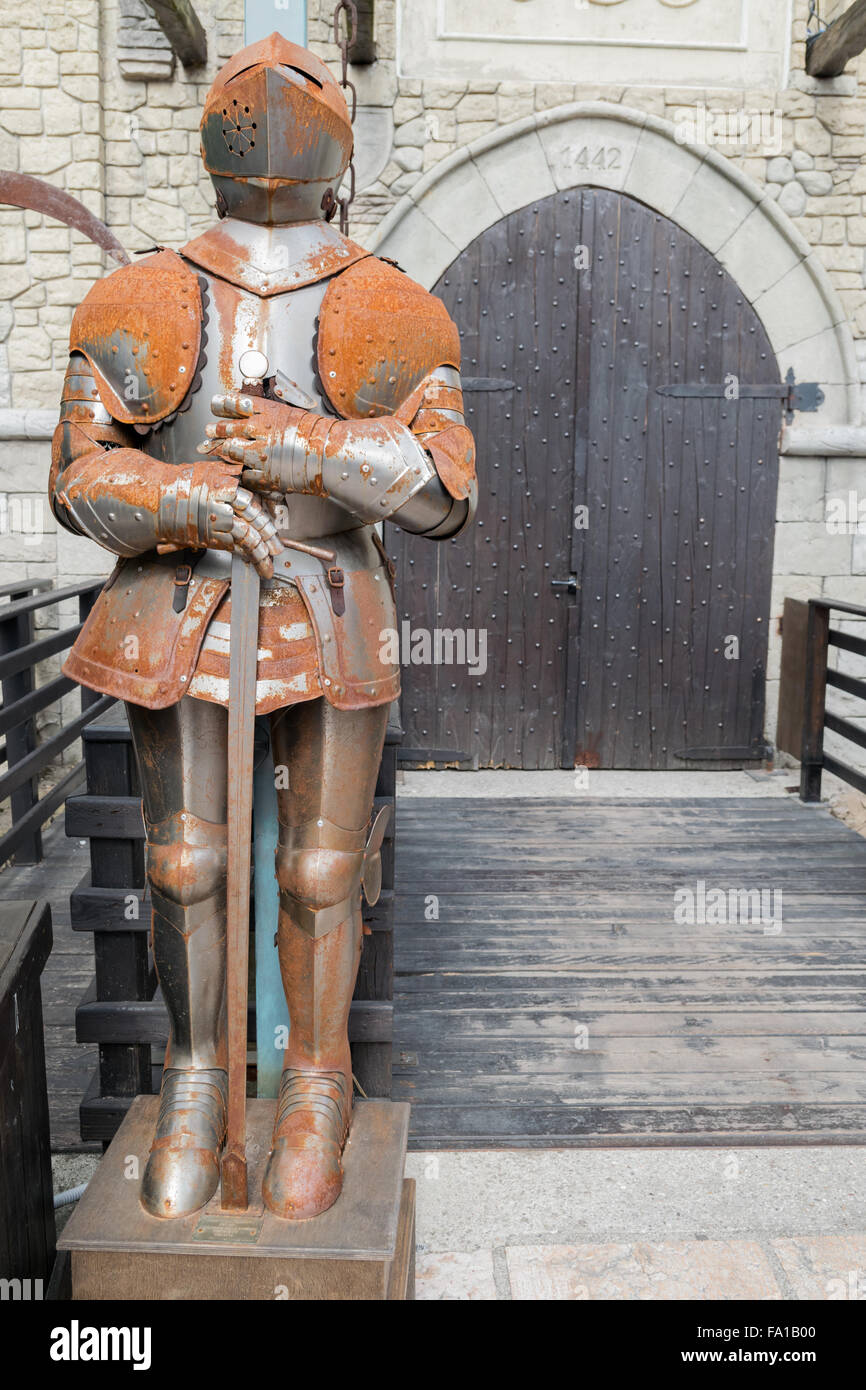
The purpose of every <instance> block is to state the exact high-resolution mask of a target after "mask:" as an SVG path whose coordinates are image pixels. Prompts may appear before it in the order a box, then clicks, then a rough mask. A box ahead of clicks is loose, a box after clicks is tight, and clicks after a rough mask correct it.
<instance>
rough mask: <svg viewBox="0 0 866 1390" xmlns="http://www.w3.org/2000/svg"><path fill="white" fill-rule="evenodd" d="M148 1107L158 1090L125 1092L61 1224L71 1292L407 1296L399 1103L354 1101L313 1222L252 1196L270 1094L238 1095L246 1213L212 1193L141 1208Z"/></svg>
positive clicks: (102, 1295)
mask: <svg viewBox="0 0 866 1390" xmlns="http://www.w3.org/2000/svg"><path fill="white" fill-rule="evenodd" d="M157 1108H158V1099H157V1097H156V1096H139V1097H138V1098H137V1099H136V1100H135V1101H133V1103H132V1106H131V1108H130V1110H129V1113H128V1114H127V1116H126V1119H125V1120H124V1121H123V1124H122V1125H121V1127H120V1129H119V1130H118V1132H117V1134H116V1135H115V1137H114V1139H113V1140H112V1142H111V1145H110V1147H109V1149H108V1152H107V1153H106V1155H105V1157H104V1158H103V1160H102V1163H101V1164H100V1167H99V1170H98V1172H97V1173H96V1176H95V1177H94V1178H93V1180H92V1181H91V1183H90V1186H89V1187H88V1189H87V1192H86V1193H85V1194H84V1196H83V1197H82V1199H81V1201H80V1203H79V1205H78V1209H77V1210H76V1212H75V1214H74V1216H73V1217H72V1219H71V1220H70V1222H69V1224H68V1225H67V1227H66V1229H65V1231H64V1232H63V1236H62V1238H61V1240H60V1242H59V1248H60V1249H62V1250H68V1251H69V1252H70V1260H71V1268H72V1297H73V1299H118V1298H119V1299H134V1298H137V1299H145V1300H148V1299H411V1298H413V1297H414V1283H415V1184H414V1182H412V1181H411V1180H408V1179H407V1180H404V1178H403V1168H404V1164H405V1159H406V1136H407V1132H408V1126H409V1107H408V1105H397V1104H393V1103H392V1102H390V1101H375V1100H369V1101H359V1102H358V1103H357V1105H356V1106H355V1112H354V1117H353V1121H352V1131H351V1134H350V1137H349V1141H348V1143H347V1145H346V1152H345V1156H344V1160H343V1163H344V1168H345V1173H346V1176H345V1181H344V1184H343V1191H342V1193H341V1195H340V1198H339V1200H338V1201H337V1202H336V1203H335V1204H334V1206H333V1207H331V1209H330V1211H326V1212H324V1213H323V1214H322V1215H321V1216H317V1217H315V1218H314V1219H313V1220H312V1221H283V1220H281V1219H280V1218H279V1217H277V1216H273V1215H272V1214H271V1213H270V1212H269V1211H267V1210H266V1209H265V1208H264V1206H263V1204H262V1201H261V1181H262V1172H263V1170H264V1165H265V1161H266V1159H267V1155H268V1149H269V1147H270V1138H271V1128H272V1125H273V1118H274V1102H273V1101H268V1100H249V1101H248V1102H247V1162H248V1168H249V1190H250V1194H251V1195H250V1200H251V1207H250V1209H249V1210H248V1211H247V1212H245V1213H243V1214H242V1215H234V1214H228V1213H226V1212H223V1211H222V1209H221V1208H220V1204H219V1192H217V1194H216V1196H215V1197H214V1198H213V1199H212V1200H211V1201H210V1202H209V1203H208V1205H207V1206H206V1207H204V1208H203V1209H202V1210H201V1211H199V1212H196V1213H195V1215H193V1216H189V1217H181V1218H178V1219H177V1220H173V1221H161V1220H159V1219H157V1218H156V1217H152V1216H148V1215H147V1213H146V1212H145V1211H144V1210H143V1209H142V1207H141V1204H140V1202H139V1200H138V1191H139V1183H140V1177H141V1173H142V1172H143V1171H144V1164H145V1161H146V1158H147V1154H148V1151H149V1149H150V1144H151V1140H152V1137H153V1131H154V1127H155V1124H156V1116H157ZM133 1160H137V1162H134V1161H133Z"/></svg>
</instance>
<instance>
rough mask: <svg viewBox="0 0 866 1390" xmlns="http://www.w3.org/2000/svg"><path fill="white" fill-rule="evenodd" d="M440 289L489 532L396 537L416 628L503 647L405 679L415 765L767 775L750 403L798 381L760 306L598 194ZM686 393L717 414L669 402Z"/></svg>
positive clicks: (652, 223)
mask: <svg viewBox="0 0 866 1390" xmlns="http://www.w3.org/2000/svg"><path fill="white" fill-rule="evenodd" d="M435 289H436V293H437V294H439V295H440V296H441V298H442V299H443V300H444V302H445V303H446V305H447V307H448V309H449V311H450V312H451V314H452V315H453V317H454V318H455V320H456V322H457V324H458V326H459V328H460V331H461V338H462V343H463V374H464V378H465V379H466V384H467V392H466V403H467V418H468V422H469V423H470V425H471V427H472V429H473V430H474V432H475V435H476V439H477V442H478V455H479V481H480V487H479V492H480V504H479V513H478V519H477V521H476V524H475V526H474V528H472V529H471V530H470V531H468V532H467V533H466V534H465V535H464V536H461V537H458V538H457V539H456V540H454V541H450V542H445V543H444V544H442V545H433V544H430V543H425V542H423V541H420V540H418V539H417V538H416V537H411V536H408V537H406V536H403V535H402V533H400V532H398V531H397V530H396V529H395V528H389V533H388V537H387V541H388V545H389V549H390V550H391V553H392V554H393V555H394V558H395V560H396V562H397V567H398V602H399V607H400V611H401V617H402V618H403V619H404V620H408V621H409V622H410V624H411V626H412V628H415V629H417V628H423V629H426V630H428V631H431V632H432V631H434V630H435V629H437V628H439V629H440V630H441V629H452V630H453V629H461V628H462V629H466V628H471V629H474V630H476V631H477V630H478V629H485V630H486V633H487V670H486V672H485V673H484V674H483V675H481V674H480V673H479V672H478V671H475V672H473V671H471V670H470V669H469V668H468V667H467V666H465V665H464V666H458V665H454V664H450V665H444V664H443V665H438V666H433V667H431V666H429V665H407V666H404V668H403V675H404V681H403V686H404V694H403V722H404V727H405V730H406V736H405V745H406V746H407V747H408V748H410V749H413V750H417V751H418V754H419V761H421V760H423V759H422V758H421V757H420V755H421V754H424V755H426V757H427V758H428V759H435V760H436V761H458V760H467V759H474V760H475V761H476V762H477V764H479V765H481V766H493V767H495V766H507V767H524V768H544V767H556V766H560V765H563V766H572V765H574V764H575V763H578V764H588V765H590V766H594V767H622V768H662V767H679V768H684V767H700V766H719V765H720V764H721V765H723V766H724V765H731V764H736V763H738V762H740V761H742V760H743V759H744V758H745V757H746V756H748V754H749V752H750V751H751V753H752V755H753V756H755V755H756V754H758V753H759V752H760V749H761V733H762V724H763V693H764V662H765V658H766V642H767V621H768V615H769V605H770V582H771V575H772V546H773V529H774V521H775V498H776V482H777V469H778V459H777V451H776V440H777V435H778V429H779V423H780V410H781V406H780V401H779V399H778V398H775V399H774V398H772V397H761V396H757V397H748V398H745V397H743V396H741V395H739V390H740V388H741V387H742V386H744V385H751V386H760V385H766V386H772V385H773V384H777V383H778V380H779V376H778V368H777V366H776V363H775V359H774V357H773V353H772V349H771V347H770V344H769V341H768V339H767V337H766V334H765V332H764V330H763V327H762V325H761V323H760V321H759V320H758V318H757V316H756V315H755V313H754V311H753V310H752V308H751V306H750V305H749V303H748V301H747V300H746V299H745V298H744V296H743V295H742V294H741V293H740V291H739V290H738V289H737V286H736V284H735V283H734V281H733V280H732V279H731V277H730V276H729V275H728V274H727V272H726V271H725V270H724V269H723V268H722V267H721V265H720V264H719V263H718V262H717V261H716V260H715V259H714V258H713V257H712V256H711V255H710V254H709V253H708V252H707V251H706V250H704V248H703V247H701V246H700V245H699V244H698V243H697V242H696V241H695V240H694V239H693V238H692V237H690V236H689V235H688V234H687V233H686V232H684V231H683V230H682V229H681V228H679V227H677V226H676V225H675V224H674V223H673V222H671V221H670V220H668V219H667V218H664V217H661V216H660V215H659V214H657V213H654V212H653V211H652V210H651V209H649V208H647V207H646V206H645V205H643V204H641V203H638V202H636V201H635V200H633V199H630V198H627V197H624V196H623V195H621V194H617V193H613V192H611V191H609V190H601V189H589V188H587V189H581V190H572V191H571V192H567V193H557V194H554V195H552V196H551V197H550V198H547V199H545V200H543V201H542V202H540V203H537V204H532V205H530V206H528V207H526V208H523V209H521V210H520V211H519V212H516V213H513V214H512V215H511V216H509V217H507V218H504V219H503V220H502V221H501V222H499V223H497V224H496V225H495V226H493V227H491V228H489V229H488V230H487V231H486V232H484V233H482V235H481V236H480V237H478V238H477V239H476V241H474V242H473V243H472V245H471V246H469V247H468V248H467V249H466V251H464V252H463V253H462V254H461V255H460V256H459V257H458V259H457V260H456V261H455V262H454V264H453V265H452V266H451V267H449V269H448V270H447V271H446V272H445V274H444V275H443V277H442V279H441V280H440V281H439V283H438V285H437V286H436V287H435ZM683 386H688V387H690V388H692V391H693V392H694V390H695V388H698V389H699V391H700V392H701V393H702V394H686V395H671V394H660V392H659V388H667V390H668V392H669V391H670V390H674V391H676V390H678V389H681V388H682V387H683ZM569 581H570V582H571V585H572V586H575V587H576V592H573V593H572V592H570V591H569V587H568V585H569Z"/></svg>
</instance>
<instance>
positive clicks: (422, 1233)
mask: <svg viewBox="0 0 866 1390" xmlns="http://www.w3.org/2000/svg"><path fill="white" fill-rule="evenodd" d="M407 1171H408V1172H409V1174H410V1175H412V1176H415V1177H416V1179H417V1184H418V1186H417V1211H418V1216H417V1239H418V1253H417V1297H418V1298H419V1299H462V1300H473V1301H477V1300H492V1299H509V1298H511V1299H532V1300H542V1301H547V1300H578V1301H587V1300H686V1299H687V1300H699V1301H713V1300H730V1299H758V1300H770V1301H780V1300H800V1299H821V1300H833V1301H837V1300H851V1299H855V1300H860V1301H862V1300H866V1153H864V1150H863V1149H862V1148H858V1147H845V1148H830V1147H817V1148H815V1149H812V1150H802V1149H801V1150H799V1151H797V1150H792V1149H737V1150H721V1149H704V1150H700V1151H686V1150H668V1151H651V1150H632V1151H630V1152H629V1153H628V1154H625V1153H622V1152H613V1151H601V1150H595V1151H593V1152H587V1151H584V1152H582V1153H575V1152H574V1151H571V1152H565V1151H562V1150H560V1151H556V1150H545V1151H540V1152H534V1153H526V1152H523V1153H514V1152H510V1153H504V1152H501V1151H500V1152H496V1151H492V1150H488V1151H484V1152H478V1153H461V1154H457V1153H454V1152H449V1151H440V1152H439V1153H437V1154H424V1153H414V1154H411V1155H410V1157H409V1162H408V1166H407ZM795 1233H796V1234H795Z"/></svg>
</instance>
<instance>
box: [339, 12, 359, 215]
mask: <svg viewBox="0 0 866 1390" xmlns="http://www.w3.org/2000/svg"><path fill="white" fill-rule="evenodd" d="M344 12H345V15H346V29H345V33H342V32H341V25H340V16H341V14H343V13H344ZM357 37H358V10H357V8H356V6H355V0H338V4H337V5H335V7H334V43H335V44H336V45H337V47H338V49H339V50H340V67H341V73H340V86H341V87H342V88H343V90H344V91H346V92H351V93H352V110H351V117H350V119H351V121H352V123H353V124H354V121H355V115H356V113H357V110H358V93H357V91H356V90H355V84H354V82H352V80H351V79H350V77H349V49H350V48H351V47H352V45H353V43H354V42H355V40H356V39H357ZM346 172H347V174H348V176H349V194H348V197H345V198H338V199H337V204H338V206H339V209H340V231H341V232H342V233H343V236H348V234H349V208H350V207H351V205H352V203H353V202H354V200H355V161H354V157H353V158H352V159H350V160H349V168H348V169H347V171H346Z"/></svg>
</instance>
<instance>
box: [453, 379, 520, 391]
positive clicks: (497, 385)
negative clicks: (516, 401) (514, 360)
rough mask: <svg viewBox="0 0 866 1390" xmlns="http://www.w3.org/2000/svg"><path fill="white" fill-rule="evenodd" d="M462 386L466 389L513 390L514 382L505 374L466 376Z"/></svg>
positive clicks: (461, 382) (461, 383) (462, 380)
mask: <svg viewBox="0 0 866 1390" xmlns="http://www.w3.org/2000/svg"><path fill="white" fill-rule="evenodd" d="M460 386H461V388H462V390H463V392H464V393H465V392H466V391H513V390H514V382H513V381H509V380H508V378H507V377H504V376H464V377H462V378H461V381H460Z"/></svg>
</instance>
